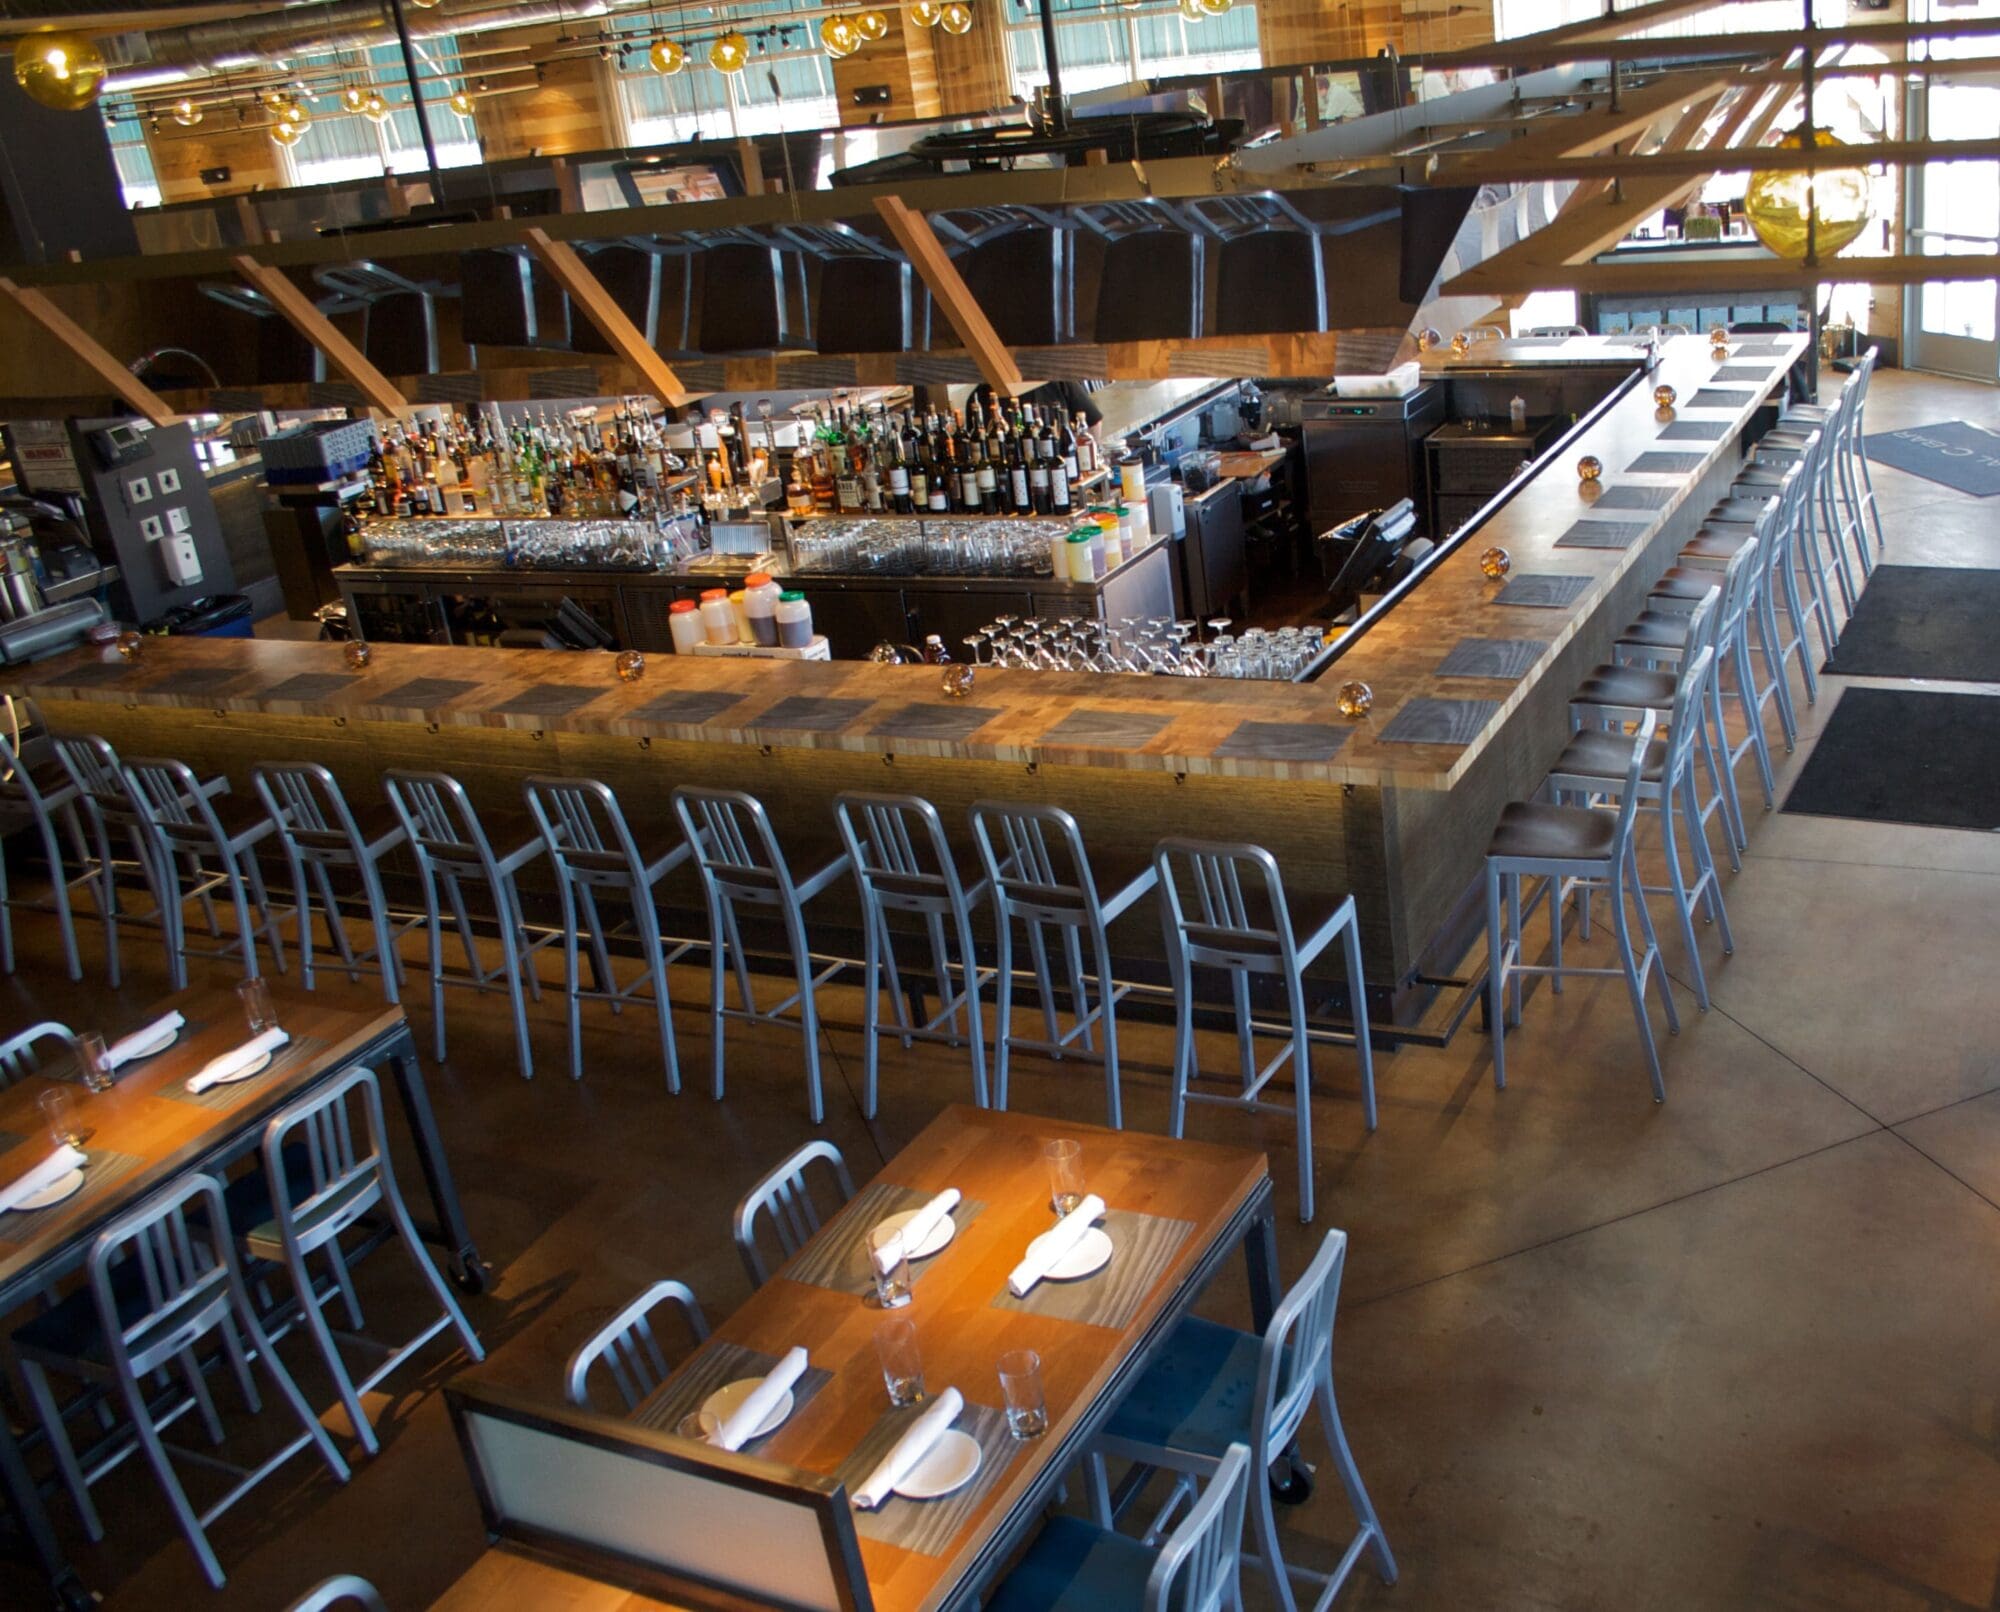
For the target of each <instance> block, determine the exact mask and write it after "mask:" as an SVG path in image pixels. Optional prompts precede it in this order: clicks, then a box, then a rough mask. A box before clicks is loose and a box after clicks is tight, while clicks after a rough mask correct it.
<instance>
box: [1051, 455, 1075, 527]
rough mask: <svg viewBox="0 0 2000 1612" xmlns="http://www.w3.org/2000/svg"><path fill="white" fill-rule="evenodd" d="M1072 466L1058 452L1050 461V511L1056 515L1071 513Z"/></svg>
mask: <svg viewBox="0 0 2000 1612" xmlns="http://www.w3.org/2000/svg"><path fill="white" fill-rule="evenodd" d="M1069 475H1070V466H1069V465H1068V464H1067V463H1065V462H1064V460H1063V458H1062V456H1061V455H1060V454H1058V455H1057V456H1056V457H1055V458H1054V459H1051V460H1050V461H1049V511H1050V513H1051V514H1055V515H1067V514H1068V513H1069Z"/></svg>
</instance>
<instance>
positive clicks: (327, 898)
mask: <svg viewBox="0 0 2000 1612" xmlns="http://www.w3.org/2000/svg"><path fill="white" fill-rule="evenodd" d="M312 867H313V882H314V883H315V884H316V885H317V886H318V887H319V897H320V905H321V907H322V908H323V909H324V910H325V912H326V936H327V939H328V940H330V941H332V942H333V949H334V951H335V952H336V953H337V954H338V955H339V957H340V964H341V967H343V968H345V969H346V970H347V977H348V980H349V981H350V982H352V983H354V984H359V983H360V982H361V967H360V964H359V963H358V961H357V960H356V958H355V955H354V943H353V942H352V941H350V940H349V939H348V938H347V925H346V924H344V923H343V922H341V918H340V903H339V902H338V901H337V900H336V899H335V898H334V894H333V875H332V874H331V873H329V872H328V871H327V866H326V864H325V863H324V862H322V861H320V860H319V859H318V858H317V857H315V858H314V859H313V865H312ZM311 943H312V931H311V929H310V928H309V927H308V926H307V924H306V923H305V922H304V920H303V919H302V920H301V921H300V923H299V948H300V950H301V951H303V950H304V949H305V948H306V947H307V946H309V945H310V944H311Z"/></svg>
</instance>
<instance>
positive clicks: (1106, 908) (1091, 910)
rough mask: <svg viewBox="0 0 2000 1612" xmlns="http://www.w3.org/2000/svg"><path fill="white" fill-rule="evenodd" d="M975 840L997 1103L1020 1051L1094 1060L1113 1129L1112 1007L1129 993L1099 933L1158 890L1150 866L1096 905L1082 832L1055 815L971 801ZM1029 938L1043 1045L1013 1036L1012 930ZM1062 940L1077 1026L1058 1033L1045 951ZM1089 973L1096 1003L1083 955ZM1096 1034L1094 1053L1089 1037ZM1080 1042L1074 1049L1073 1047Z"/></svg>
mask: <svg viewBox="0 0 2000 1612" xmlns="http://www.w3.org/2000/svg"><path fill="white" fill-rule="evenodd" d="M972 834H973V838H974V840H975V841H976V842H977V843H978V846H979V857H980V861H981V862H982V864H983V865H984V867H985V870H986V880H987V883H988V885H989V886H991V888H992V891H993V908H994V928H995V933H996V938H997V940H998V963H999V968H998V973H999V977H1000V990H999V997H1000V1000H999V1003H998V1007H997V1011H996V1017H997V1020H998V1022H997V1024H996V1025H995V1026H994V1032H993V1101H994V1104H995V1106H996V1107H999V1108H1005V1107H1006V1106H1007V1066H1008V1061H1009V1057H1010V1055H1011V1054H1012V1053H1013V1051H1014V1050H1015V1049H1016V1048H1019V1049H1021V1050H1023V1051H1027V1052H1038V1053H1042V1054H1043V1055H1045V1056H1047V1057H1050V1058H1055V1059H1061V1058H1064V1057H1076V1056H1078V1055H1079V1053H1081V1055H1082V1056H1084V1057H1086V1058H1091V1057H1094V1058H1097V1059H1100V1060H1101V1061H1102V1062H1103V1065H1104V1104H1105V1111H1106V1114H1107V1116H1108V1120H1109V1123H1110V1125H1111V1127H1112V1129H1113V1130H1119V1129H1122V1128H1123V1127H1124V1124H1125V1105H1124V1098H1123V1095H1122V1093H1121V1091H1120V1087H1119V1079H1118V1003H1119V1002H1120V1001H1121V1000H1122V999H1123V998H1124V997H1125V996H1126V995H1127V994H1128V993H1129V992H1130V990H1131V986H1129V985H1120V984H1118V983H1117V982H1116V981H1115V980H1114V979H1113V978H1112V977H1111V946H1110V942H1109V941H1108V940H1107V939H1106V936H1105V931H1106V930H1107V929H1108V928H1109V927H1110V925H1111V924H1113V923H1114V922H1116V921H1117V920H1118V919H1119V918H1120V917H1122V916H1123V915H1124V914H1125V913H1127V912H1129V911H1130V910H1131V909H1132V907H1133V906H1134V905H1135V904H1136V903H1137V902H1138V901H1139V899H1140V898H1141V897H1142V896H1144V895H1146V894H1147V893H1148V892H1149V891H1151V890H1152V889H1153V888H1154V886H1156V885H1157V884H1158V883H1159V873H1158V871H1157V870H1156V869H1155V868H1154V867H1153V866H1152V864H1150V863H1148V864H1147V865H1146V867H1144V868H1143V869H1142V870H1140V871H1139V872H1138V873H1136V874H1134V875H1133V876H1132V877H1130V878H1128V879H1126V880H1124V881H1123V882H1122V883H1121V884H1120V885H1119V886H1118V888H1117V889H1116V890H1114V891H1113V892H1112V893H1111V895H1110V897H1109V898H1108V899H1105V900H1100V899H1099V897H1098V891H1097V879H1096V877H1095V874H1094V872H1093V870H1092V868H1091V865H1090V857H1089V855H1088V853H1087V852H1086V851H1085V850H1084V845H1083V831H1082V830H1081V829H1080V828H1078V827H1077V823H1076V819H1075V818H1074V817H1072V816H1070V814H1069V813H1068V812H1066V811H1064V810H1063V809H1062V808H1061V807H1060V806H1029V805H1021V804H1017V803H1014V802H1009V801H991V800H982V801H975V802H974V803H973V806H972ZM1016 924H1019V925H1020V926H1021V927H1022V929H1023V930H1024V932H1025V933H1026V935H1027V940H1028V950H1029V955H1030V956H1031V957H1032V958H1033V960H1034V965H1035V983H1036V986H1037V987H1038V989H1039V990H1040V992H1041V1004H1042V1026H1043V1030H1044V1038H1043V1039H1042V1040H1039V1041H1035V1040H1030V1039H1028V1038H1026V1037H1022V1036H1016V1035H1015V1034H1014V926H1015V925H1016ZM1051 931H1053V932H1054V936H1059V937H1060V939H1061V945H1062V950H1063V958H1064V961H1065V962H1066V963H1067V965H1068V971H1069V996H1070V1004H1071V1007H1072V1010H1073V1012H1074V1014H1075V1019H1076V1022H1075V1023H1074V1024H1072V1025H1071V1026H1070V1028H1069V1029H1068V1030H1066V1031H1065V1030H1063V1029H1062V1028H1061V1027H1060V1026H1059V1025H1058V1023H1057V1021H1056V997H1055V991H1054V988H1053V986H1052V984H1051V981H1050V976H1049V953H1048V948H1049V942H1050V940H1051V938H1053V937H1052V935H1051ZM1086 945H1087V946H1088V947H1089V954H1090V963H1091V967H1092V968H1093V969H1094V970H1095V974H1094V979H1095V983H1096V987H1097V999H1096V1002H1095V1004H1094V1005H1093V1004H1092V1002H1091V998H1090V996H1089V994H1088V992H1087V989H1086V975H1085V973H1084V968H1083V962H1084V956H1083V953H1084V948H1085V946H1086ZM1098 1032H1101V1033H1102V1035H1103V1041H1104V1045H1103V1048H1102V1050H1101V1051H1100V1050H1099V1049H1098V1047H1097V1046H1096V1045H1095V1040H1094V1037H1095V1035H1096V1034H1097V1033H1098ZM1079 1042H1080V1043H1081V1047H1080V1048H1079V1045H1078V1043H1079Z"/></svg>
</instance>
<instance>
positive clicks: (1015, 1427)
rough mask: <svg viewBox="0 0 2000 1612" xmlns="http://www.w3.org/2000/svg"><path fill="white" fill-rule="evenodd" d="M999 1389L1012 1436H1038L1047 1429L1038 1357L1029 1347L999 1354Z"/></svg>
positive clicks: (1040, 1365)
mask: <svg viewBox="0 0 2000 1612" xmlns="http://www.w3.org/2000/svg"><path fill="white" fill-rule="evenodd" d="M999 1366H1000V1393H1001V1396H1002V1397H1003V1398H1004V1399H1005V1400H1006V1402H1007V1431H1008V1432H1010V1433H1012V1434H1013V1435H1014V1437H1016V1438H1039V1437H1040V1436H1041V1435H1042V1434H1044V1433H1046V1432H1047V1431H1048V1430H1049V1405H1048V1400H1047V1399H1046V1398H1045V1397H1044V1396H1043V1393H1042V1357H1041V1356H1040V1355H1038V1354H1036V1353H1035V1351H1034V1350H1032V1349H1010V1350H1008V1351H1007V1353H1006V1354H1004V1355H1002V1356H1001V1357H1000V1361H999Z"/></svg>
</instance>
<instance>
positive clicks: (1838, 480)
mask: <svg viewBox="0 0 2000 1612" xmlns="http://www.w3.org/2000/svg"><path fill="white" fill-rule="evenodd" d="M1860 400H1861V382H1859V381H1858V380H1857V378H1856V377H1855V376H1854V375H1849V376H1848V378H1847V380H1846V381H1845V382H1844V383H1843V384H1842V386H1841V388H1840V390H1839V391H1838V392H1837V393H1835V394H1834V399H1833V401H1832V402H1831V403H1828V404H1812V405H1807V404H1798V405H1795V406H1794V408H1791V409H1787V410H1786V411H1785V412H1784V414H1783V415H1781V416H1780V417H1779V420H1778V423H1777V425H1776V427H1775V428H1774V429H1772V430H1770V431H1767V432H1766V433H1765V434H1764V435H1763V436H1762V437H1760V438H1759V439H1758V441H1757V458H1758V460H1759V461H1761V462H1764V463H1767V464H1772V465H1777V466H1783V465H1786V464H1788V463H1790V462H1791V457H1792V455H1794V454H1797V453H1798V452H1800V451H1801V450H1802V449H1803V448H1804V446H1805V442H1806V438H1807V437H1809V436H1810V435H1811V434H1812V433H1813V432H1814V431H1819V432H1821V433H1823V434H1824V435H1825V436H1826V437H1827V439H1828V442H1827V448H1826V455H1825V464H1824V467H1823V472H1822V477H1821V483H1820V514H1821V517H1822V518H1823V519H1824V520H1825V522H1826V529H1827V531H1828V532H1829V534H1831V536H1832V539H1833V552H1834V557H1835V559H1836V560H1837V561H1838V562H1839V567H1840V574H1841V577H1842V580H1843V582H1844V583H1845V584H1846V587H1847V591H1848V594H1849V595H1850V597H1849V600H1848V613H1849V614H1850V615H1852V614H1853V610H1854V605H1855V604H1856V603H1857V602H1859V600H1860V597H1861V589H1862V587H1864V586H1866V585H1867V582H1868V579H1869V577H1871V576H1873V575H1874V574H1875V553H1874V550H1873V549H1872V548H1871V547H1870V546H1869V542H1868V532H1867V530H1866V527H1865V524H1864V520H1863V516H1862V508H1861V499H1860V496H1859V494H1858V493H1857V492H1856V491H1855V490H1854V488H1853V486H1852V479H1853V464H1852V460H1853V456H1854V454H1855V452H1856V451H1857V449H1856V444H1857V435H1856V433H1857V431H1858V429H1859V422H1858V413H1857V411H1858V408H1859V404H1860ZM1806 409H1810V413H1805V412H1801V411H1803V410H1806ZM1850 559H1851V560H1852V561H1853V562H1854V566H1855V567H1856V568H1857V569H1858V570H1859V572H1860V578H1859V581H1858V582H1857V581H1856V579H1855V575H1854V572H1853V571H1852V570H1850V569H1849V560H1850Z"/></svg>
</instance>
